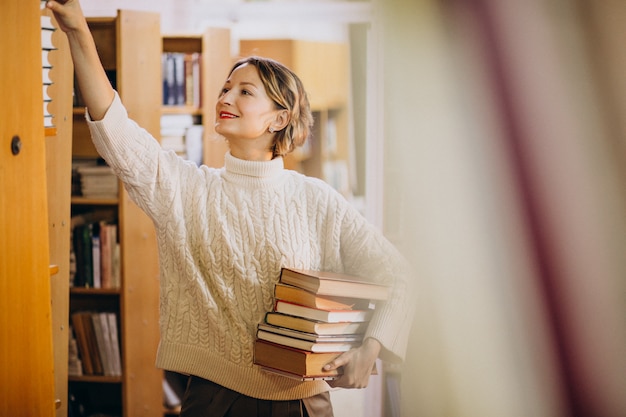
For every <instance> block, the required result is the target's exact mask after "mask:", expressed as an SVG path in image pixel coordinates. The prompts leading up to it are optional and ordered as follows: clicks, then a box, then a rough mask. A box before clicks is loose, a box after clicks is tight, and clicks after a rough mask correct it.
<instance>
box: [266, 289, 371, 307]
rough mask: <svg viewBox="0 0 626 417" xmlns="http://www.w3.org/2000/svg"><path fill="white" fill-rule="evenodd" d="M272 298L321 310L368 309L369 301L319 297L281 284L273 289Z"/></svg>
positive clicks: (329, 296) (328, 296)
mask: <svg viewBox="0 0 626 417" xmlns="http://www.w3.org/2000/svg"><path fill="white" fill-rule="evenodd" d="M274 296H275V297H276V299H278V300H285V301H289V302H292V303H295V304H300V305H303V306H307V307H313V308H321V309H323V310H351V309H357V310H361V309H365V308H368V307H369V300H364V299H361V298H352V297H333V296H332V295H327V296H321V295H317V294H315V293H312V292H310V291H307V290H304V289H302V288H298V287H294V286H293V285H287V284H281V283H280V282H279V283H277V284H276V286H275V287H274Z"/></svg>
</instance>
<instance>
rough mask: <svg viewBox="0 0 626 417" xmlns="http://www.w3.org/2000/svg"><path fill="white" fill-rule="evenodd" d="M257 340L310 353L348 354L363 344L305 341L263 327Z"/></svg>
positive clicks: (260, 328) (354, 342) (355, 342)
mask: <svg viewBox="0 0 626 417" xmlns="http://www.w3.org/2000/svg"><path fill="white" fill-rule="evenodd" d="M257 339H259V340H265V341H267V342H272V343H277V344H280V345H284V346H289V347H292V348H296V349H302V350H307V351H310V352H347V351H349V350H350V349H352V348H353V347H356V346H358V345H360V344H361V342H360V341H351V342H348V341H336V340H320V341H310V340H304V339H298V338H296V337H293V336H287V335H284V334H279V333H274V332H272V331H268V330H264V329H263V328H262V327H261V326H259V329H258V330H257Z"/></svg>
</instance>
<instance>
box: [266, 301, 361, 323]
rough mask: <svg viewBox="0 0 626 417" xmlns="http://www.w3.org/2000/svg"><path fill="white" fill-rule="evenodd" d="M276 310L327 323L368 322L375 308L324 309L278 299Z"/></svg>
mask: <svg viewBox="0 0 626 417" xmlns="http://www.w3.org/2000/svg"><path fill="white" fill-rule="evenodd" d="M274 311H275V312H277V313H283V314H287V315H290V316H297V317H302V318H306V319H310V320H317V321H323V322H327V323H339V322H366V321H368V320H369V319H370V318H371V316H372V313H373V310H322V309H319V308H312V307H307V306H303V305H300V304H294V303H290V302H287V301H283V300H276V305H275V307H274Z"/></svg>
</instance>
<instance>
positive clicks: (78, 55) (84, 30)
mask: <svg viewBox="0 0 626 417" xmlns="http://www.w3.org/2000/svg"><path fill="white" fill-rule="evenodd" d="M46 7H48V8H49V9H50V10H52V12H53V13H54V17H55V18H56V20H57V22H58V23H59V27H60V28H61V30H62V31H63V32H65V33H66V35H67V39H68V41H69V45H70V51H71V55H72V61H73V62H74V73H75V74H76V78H77V80H78V88H79V89H80V93H81V95H82V97H83V100H84V101H85V105H86V106H87V111H88V112H89V116H90V117H91V119H92V120H100V119H102V118H103V117H104V115H105V114H106V111H107V110H108V108H109V106H110V105H111V102H112V101H113V97H114V92H113V88H112V87H111V83H110V82H109V79H108V78H107V76H106V73H105V72H104V68H103V67H102V63H101V62H100V57H99V56H98V51H97V50H96V44H95V42H94V40H93V36H92V35H91V31H90V30H89V27H88V26H87V21H86V19H85V16H84V15H83V11H82V9H81V7H80V3H79V1H78V0H57V1H54V0H49V1H48V2H47V4H46Z"/></svg>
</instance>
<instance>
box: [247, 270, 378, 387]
mask: <svg viewBox="0 0 626 417" xmlns="http://www.w3.org/2000/svg"><path fill="white" fill-rule="evenodd" d="M274 296H275V299H276V302H275V305H274V308H273V310H272V311H271V312H268V313H267V314H266V316H265V320H264V322H262V323H259V325H258V329H257V338H256V341H255V345H254V362H255V364H257V365H259V366H260V367H261V368H262V369H263V370H264V371H267V372H271V373H274V374H279V375H283V376H286V377H289V378H293V379H298V380H315V379H324V380H329V379H334V378H336V377H337V376H338V375H339V373H338V371H324V370H323V369H322V368H323V366H324V365H325V364H327V363H328V362H330V361H332V360H333V359H335V358H336V357H337V356H339V355H340V354H341V353H343V352H346V351H348V350H350V349H352V348H353V347H357V346H359V345H360V344H361V342H362V339H363V334H364V333H365V331H366V329H367V325H368V322H369V320H370V319H371V316H372V314H373V309H374V307H375V305H374V303H375V302H376V301H377V300H385V299H387V298H388V296H389V288H388V287H387V286H385V285H381V284H375V283H371V282H367V281H365V280H364V279H363V278H360V277H354V276H350V275H346V274H337V273H330V272H319V271H305V270H296V269H291V268H283V269H282V271H281V276H280V280H279V282H278V283H277V284H276V286H275V289H274Z"/></svg>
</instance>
